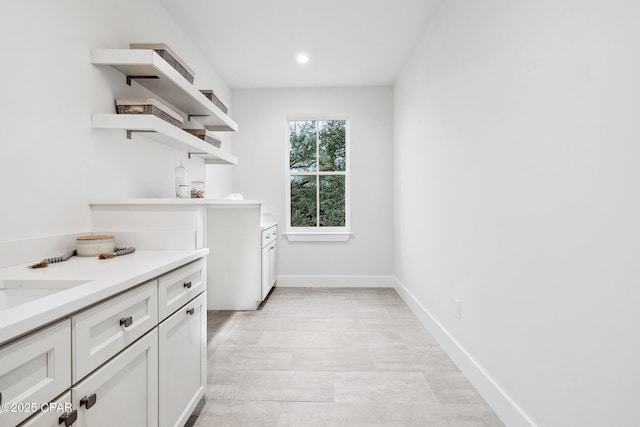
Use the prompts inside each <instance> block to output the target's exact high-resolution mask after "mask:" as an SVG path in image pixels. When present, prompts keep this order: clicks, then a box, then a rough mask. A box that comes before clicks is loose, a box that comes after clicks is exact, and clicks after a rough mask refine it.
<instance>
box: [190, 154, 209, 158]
mask: <svg viewBox="0 0 640 427" xmlns="http://www.w3.org/2000/svg"><path fill="white" fill-rule="evenodd" d="M192 154H193V155H196V156H197V155H201V154H207V153H187V158H189V159H191V155H192Z"/></svg>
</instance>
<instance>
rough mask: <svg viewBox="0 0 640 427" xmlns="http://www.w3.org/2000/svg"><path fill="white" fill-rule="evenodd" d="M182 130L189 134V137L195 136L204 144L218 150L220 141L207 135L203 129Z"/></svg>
mask: <svg viewBox="0 0 640 427" xmlns="http://www.w3.org/2000/svg"><path fill="white" fill-rule="evenodd" d="M183 130H184V131H186V132H189V133H190V134H191V135H193V136H196V137H198V138H200V139H201V140H203V141H205V142H208V143H209V144H211V145H213V146H214V147H218V148H220V146H221V145H222V141H220V140H219V139H217V138H214V137H213V136H211V135H209V134H208V132H207V131H206V130H205V129H183Z"/></svg>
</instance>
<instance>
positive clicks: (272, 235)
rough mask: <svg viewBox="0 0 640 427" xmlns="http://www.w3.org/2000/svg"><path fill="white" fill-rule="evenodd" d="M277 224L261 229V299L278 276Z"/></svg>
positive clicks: (265, 295) (267, 293)
mask: <svg viewBox="0 0 640 427" xmlns="http://www.w3.org/2000/svg"><path fill="white" fill-rule="evenodd" d="M277 259H278V226H277V225H274V226H273V227H269V228H267V229H266V230H263V231H262V300H263V301H264V299H265V298H266V297H267V295H269V291H271V288H273V285H275V283H276V279H277V277H278V271H277V268H278V263H277Z"/></svg>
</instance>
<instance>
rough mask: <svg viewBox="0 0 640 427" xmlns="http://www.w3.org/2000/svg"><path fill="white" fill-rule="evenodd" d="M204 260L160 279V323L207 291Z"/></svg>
mask: <svg viewBox="0 0 640 427" xmlns="http://www.w3.org/2000/svg"><path fill="white" fill-rule="evenodd" d="M205 265H206V263H205V262H204V260H202V259H201V260H198V261H194V262H192V263H191V264H188V265H185V266H184V267H181V268H179V269H177V270H175V271H172V272H171V273H169V274H166V275H164V276H162V277H160V279H158V311H159V319H160V321H162V320H164V319H166V318H167V316H169V315H170V314H171V313H173V312H175V311H176V310H177V309H178V308H180V307H182V306H183V305H185V304H186V303H187V302H189V301H191V300H192V299H193V298H194V297H195V296H196V295H199V294H200V293H202V292H203V291H204V290H206V282H205V277H206V273H205Z"/></svg>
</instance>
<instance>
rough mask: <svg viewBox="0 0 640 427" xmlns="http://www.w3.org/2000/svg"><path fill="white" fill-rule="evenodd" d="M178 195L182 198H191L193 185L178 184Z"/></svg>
mask: <svg viewBox="0 0 640 427" xmlns="http://www.w3.org/2000/svg"><path fill="white" fill-rule="evenodd" d="M178 197H179V198H181V199H190V198H191V186H190V185H188V184H185V185H178Z"/></svg>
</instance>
